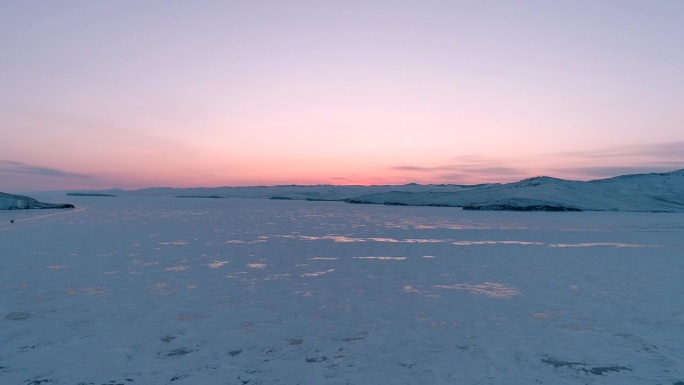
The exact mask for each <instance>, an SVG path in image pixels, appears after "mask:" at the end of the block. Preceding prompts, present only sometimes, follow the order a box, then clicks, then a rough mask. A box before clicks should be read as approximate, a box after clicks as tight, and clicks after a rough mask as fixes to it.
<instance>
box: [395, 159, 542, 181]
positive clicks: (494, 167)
mask: <svg viewBox="0 0 684 385" xmlns="http://www.w3.org/2000/svg"><path fill="white" fill-rule="evenodd" d="M504 163H508V162H504V161H496V160H493V159H488V158H485V157H481V156H477V155H463V156H458V157H454V158H451V159H448V160H447V162H445V163H444V164H440V165H435V166H418V165H399V166H393V167H390V169H391V170H394V171H402V172H407V173H410V174H411V175H413V176H421V177H427V178H430V179H436V180H439V181H441V182H443V183H471V182H472V181H486V182H494V181H496V182H500V181H513V180H517V179H519V178H523V177H528V176H530V175H529V172H528V171H527V170H525V169H522V168H516V167H504V166H501V164H504Z"/></svg>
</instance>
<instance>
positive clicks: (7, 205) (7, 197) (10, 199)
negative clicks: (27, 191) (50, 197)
mask: <svg viewBox="0 0 684 385" xmlns="http://www.w3.org/2000/svg"><path fill="white" fill-rule="evenodd" d="M73 208H74V205H72V204H69V203H45V202H39V201H38V200H36V199H33V198H30V197H27V196H24V195H13V194H6V193H2V192H0V210H26V209H73Z"/></svg>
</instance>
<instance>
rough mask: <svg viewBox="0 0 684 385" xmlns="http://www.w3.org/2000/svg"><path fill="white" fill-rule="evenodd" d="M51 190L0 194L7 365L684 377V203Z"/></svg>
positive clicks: (411, 379)
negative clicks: (433, 203)
mask: <svg viewBox="0 0 684 385" xmlns="http://www.w3.org/2000/svg"><path fill="white" fill-rule="evenodd" d="M37 198H41V197H37ZM56 201H68V202H69V203H74V204H76V205H77V206H78V207H79V208H78V209H76V210H66V211H65V210H57V211H51V210H43V211H40V210H38V211H26V212H16V211H13V212H0V263H1V265H0V266H1V267H2V268H1V269H0V383H2V384H31V385H34V384H35V385H37V384H47V385H51V384H60V385H61V384H64V385H70V384H73V385H101V384H133V385H135V384H140V385H150V384H179V385H180V384H188V385H189V384H193V385H196V384H231V385H232V384H237V385H246V384H250V385H257V384H416V385H417V384H502V385H503V384H506V385H511V384H620V385H623V384H637V383H638V384H654V385H655V384H662V385H674V384H676V385H684V301H683V300H682V299H683V297H684V214H649V213H617V212H580V213H516V212H469V211H461V210H459V209H452V208H434V207H396V206H369V205H349V204H345V203H338V202H302V201H270V200H246V199H244V200H243V199H181V198H176V199H169V198H102V197H100V198H96V197H68V199H65V198H64V197H63V196H62V197H60V198H58V199H57V200H56ZM10 219H14V220H15V223H14V224H10Z"/></svg>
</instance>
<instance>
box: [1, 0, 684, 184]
mask: <svg viewBox="0 0 684 385" xmlns="http://www.w3.org/2000/svg"><path fill="white" fill-rule="evenodd" d="M0 52H1V53H2V54H1V56H0V85H1V86H0V191H5V192H20V191H36V190H62V189H65V190H68V189H91V188H92V189H98V188H102V189H104V188H114V187H119V188H126V189H134V188H142V187H152V186H170V187H196V186H205V187H213V186H239V185H276V184H403V183H411V182H413V183H455V184H473V183H485V182H512V181H516V180H520V179H523V178H527V177H532V176H537V175H550V176H554V177H559V178H565V179H576V180H590V179H598V178H604V177H610V176H615V175H622V174H628V173H644V172H666V171H671V170H675V169H681V168H684V70H683V69H684V1H680V0H659V1H647V0H643V1H630V0H620V1H611V0H605V1H584V0H579V1H574V0H573V1H570V0H568V1H526V0H521V1H503V0H502V1H486V0H485V1H458V0H449V1H435V0H420V1H418V0H416V1H402V0H375V1H368V0H363V1H356V0H344V1H334V0H331V1H319V0H316V1H299V0H293V1H282V0H272V1H205V0H196V1H170V0H164V1H138V0H117V1H113V0H112V1H89V0H82V1H81V0H78V1H76V0H61V1H47V0H44V1H34V0H6V1H2V2H0Z"/></svg>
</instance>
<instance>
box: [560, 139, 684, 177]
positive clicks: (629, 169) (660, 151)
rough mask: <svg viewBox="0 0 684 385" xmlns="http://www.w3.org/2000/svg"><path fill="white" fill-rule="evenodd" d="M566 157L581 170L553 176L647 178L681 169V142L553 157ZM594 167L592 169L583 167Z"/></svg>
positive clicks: (683, 148) (562, 169)
mask: <svg viewBox="0 0 684 385" xmlns="http://www.w3.org/2000/svg"><path fill="white" fill-rule="evenodd" d="M555 156H557V157H569V158H570V159H573V160H574V162H573V163H574V164H577V163H584V164H585V165H581V166H568V167H558V168H554V169H553V172H558V173H563V174H568V173H569V174H573V175H576V176H583V177H587V178H606V177H613V176H617V175H626V174H648V173H661V172H667V171H673V170H677V169H682V168H684V142H671V143H651V144H641V145H632V146H621V147H614V148H605V149H599V150H593V151H577V152H566V153H560V154H556V155H555ZM587 162H588V163H596V164H595V165H593V164H590V165H586V163H587Z"/></svg>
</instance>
